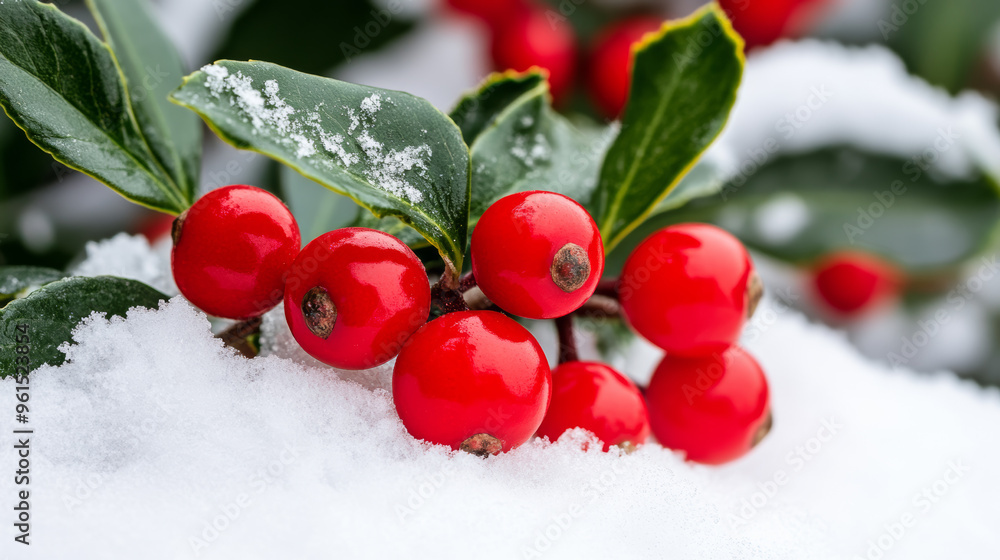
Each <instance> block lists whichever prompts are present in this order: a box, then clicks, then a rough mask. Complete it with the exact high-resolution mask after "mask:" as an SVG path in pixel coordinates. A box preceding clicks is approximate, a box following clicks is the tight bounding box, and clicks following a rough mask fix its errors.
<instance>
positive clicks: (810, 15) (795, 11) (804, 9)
mask: <svg viewBox="0 0 1000 560" xmlns="http://www.w3.org/2000/svg"><path fill="white" fill-rule="evenodd" d="M825 2H826V0H719V5H720V6H721V7H722V9H723V10H724V11H725V12H726V14H727V15H728V16H729V19H731V20H732V21H733V27H734V28H735V29H736V31H738V32H739V34H740V35H742V36H743V39H744V40H745V41H746V44H747V48H753V47H757V46H762V45H770V44H771V43H773V42H775V41H777V40H778V39H780V38H782V37H788V36H791V35H795V34H797V33H799V32H801V31H802V29H803V28H805V27H806V26H807V25H808V24H809V23H811V21H812V20H813V19H814V18H815V17H816V16H817V15H818V14H819V13H820V11H819V9H820V7H821V5H822V4H824V3H825Z"/></svg>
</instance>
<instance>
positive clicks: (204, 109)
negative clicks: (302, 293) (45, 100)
mask: <svg viewBox="0 0 1000 560" xmlns="http://www.w3.org/2000/svg"><path fill="white" fill-rule="evenodd" d="M172 99H173V100H174V101H175V102H177V103H179V104H181V105H184V106H186V107H188V108H190V109H192V110H194V111H195V112H197V113H198V114H199V115H201V117H202V118H203V119H204V120H205V122H207V123H208V125H209V126H210V127H211V128H212V129H213V130H214V131H215V132H216V134H218V135H219V136H220V137H221V138H223V139H224V140H226V141H227V142H229V143H231V144H233V145H234V146H236V147H237V148H244V149H251V150H255V151H257V152H260V153H262V154H265V155H267V156H269V157H272V158H274V159H276V160H278V161H280V162H282V163H284V164H286V165H288V166H290V167H292V168H293V169H295V170H296V171H298V172H299V173H301V174H303V175H305V176H306V177H308V178H309V179H312V180H314V181H316V182H318V183H320V184H321V185H323V186H325V187H327V188H329V189H331V190H333V191H334V192H338V193H340V194H344V195H346V196H349V197H351V198H352V199H353V200H354V201H356V202H357V203H358V204H360V205H361V206H363V207H365V208H368V209H369V210H371V211H372V213H374V214H375V215H376V216H378V217H383V216H395V217H397V218H399V219H400V220H402V221H403V222H405V223H406V224H407V225H409V226H410V227H412V228H413V229H415V230H417V231H418V232H420V233H421V234H422V235H423V236H424V237H426V238H427V240H428V241H430V243H431V244H432V245H434V246H435V247H436V248H437V249H438V250H439V251H440V252H441V255H442V257H444V258H445V259H446V260H447V261H448V262H449V263H450V264H451V266H452V267H454V269H455V270H461V266H462V259H463V256H464V253H465V247H466V242H467V240H466V230H467V229H468V216H469V152H468V148H467V147H466V146H465V143H464V142H463V141H462V133H461V131H460V130H459V128H458V127H457V126H456V125H455V123H454V122H452V121H451V119H449V118H448V117H447V116H446V115H444V114H442V113H441V112H439V111H438V110H437V109H435V108H434V107H433V106H432V105H431V104H430V103H428V102H427V101H425V100H423V99H420V98H419V97H415V96H413V95H410V94H408V93H402V92H396V91H388V90H383V89H378V88H372V87H367V86H361V85H355V84H349V83H345V82H340V81H337V80H332V79H329V78H322V77H319V76H312V75H309V74H303V73H301V72H295V71H293V70H289V69H287V68H283V67H281V66H276V65H274V64H268V63H266V62H234V61H221V62H219V63H217V64H215V65H212V66H207V67H205V68H203V69H202V70H201V71H199V72H195V73H194V74H192V75H191V76H188V77H187V78H186V79H185V81H184V85H182V86H181V88H180V89H178V90H177V91H176V92H174V94H173V96H172Z"/></svg>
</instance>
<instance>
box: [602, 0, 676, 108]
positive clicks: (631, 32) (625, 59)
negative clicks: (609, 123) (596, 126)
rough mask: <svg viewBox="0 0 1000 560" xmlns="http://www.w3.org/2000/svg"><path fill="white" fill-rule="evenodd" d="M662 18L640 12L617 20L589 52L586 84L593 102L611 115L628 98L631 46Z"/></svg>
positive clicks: (652, 28) (658, 23)
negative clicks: (640, 13) (637, 14)
mask: <svg viewBox="0 0 1000 560" xmlns="http://www.w3.org/2000/svg"><path fill="white" fill-rule="evenodd" d="M661 25H662V22H661V21H660V19H659V18H655V17H652V16H639V17H633V18H629V19H626V20H623V21H620V22H616V23H614V24H612V25H610V26H609V27H607V28H606V29H604V30H603V31H601V33H600V34H599V35H598V36H597V39H596V41H595V43H594V48H593V50H592V52H591V55H590V65H589V67H590V73H589V74H588V76H587V86H588V89H589V91H590V96H591V98H592V99H593V100H594V104H596V105H597V108H598V109H600V110H601V113H603V114H604V116H605V117H607V118H609V119H614V118H617V117H618V116H619V115H621V113H622V110H624V109H625V104H626V103H627V102H628V94H629V87H630V85H631V82H632V66H633V60H632V58H633V57H632V46H633V45H634V44H636V43H637V42H639V41H640V40H641V39H642V38H643V37H644V36H645V35H646V34H647V33H650V32H653V31H656V30H657V29H659V28H660V26H661Z"/></svg>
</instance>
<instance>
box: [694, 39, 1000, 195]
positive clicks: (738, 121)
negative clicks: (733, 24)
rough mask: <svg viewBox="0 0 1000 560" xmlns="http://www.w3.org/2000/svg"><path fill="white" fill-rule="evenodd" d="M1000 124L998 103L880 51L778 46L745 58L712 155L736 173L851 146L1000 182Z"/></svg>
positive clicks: (819, 45) (813, 42)
mask: <svg viewBox="0 0 1000 560" xmlns="http://www.w3.org/2000/svg"><path fill="white" fill-rule="evenodd" d="M998 119H1000V111H998V108H997V106H996V104H995V103H994V102H992V101H990V100H987V99H986V98H984V97H983V96H982V95H980V94H978V93H974V92H965V93H962V94H960V95H958V96H957V97H952V96H950V95H949V94H948V93H947V92H946V91H944V90H942V89H939V88H935V87H933V86H931V85H929V84H928V83H926V82H924V81H923V80H921V79H920V78H917V77H914V76H912V75H910V74H908V73H907V72H906V68H905V66H904V65H903V62H902V61H901V60H900V59H899V58H898V57H897V56H896V55H895V54H893V53H892V52H891V51H889V50H888V49H886V48H884V47H881V46H875V45H872V46H867V47H848V46H843V45H840V44H837V43H832V42H822V41H816V40H805V41H799V42H782V43H779V44H777V45H775V46H773V47H771V48H768V49H762V50H758V51H755V52H754V53H752V54H751V55H750V56H749V57H748V59H747V66H746V71H745V74H744V80H743V84H742V86H741V88H740V91H739V94H738V99H737V103H736V106H735V107H734V109H733V112H732V115H731V116H730V120H729V123H728V124H727V126H726V128H725V130H724V131H723V133H722V135H721V136H720V137H719V140H718V141H717V142H716V144H714V145H713V146H712V148H711V149H710V150H709V152H708V153H707V154H706V157H707V158H709V159H712V160H714V161H717V162H720V163H722V164H723V165H724V166H725V167H726V168H728V169H729V171H730V175H731V176H733V177H736V176H738V174H739V172H740V170H741V169H743V170H744V173H746V170H748V169H750V170H752V169H756V168H758V167H760V166H762V165H763V164H764V163H766V161H767V160H768V159H770V158H773V157H776V156H777V155H778V154H785V153H803V152H808V151H812V150H815V149H819V148H823V147H827V146H833V145H840V144H846V145H851V146H854V147H857V148H861V149H863V150H867V151H870V152H873V153H878V154H886V155H892V156H898V157H902V158H906V159H910V158H913V157H919V158H922V159H923V160H926V161H929V162H930V163H931V164H932V168H933V169H934V170H935V171H936V172H939V173H942V174H945V175H946V176H949V177H966V176H969V175H972V174H973V173H974V172H975V171H976V170H979V169H985V170H987V171H988V172H989V173H990V174H991V175H993V176H995V177H1000V131H998V130H997V126H996V124H997V122H998ZM751 174H752V172H751Z"/></svg>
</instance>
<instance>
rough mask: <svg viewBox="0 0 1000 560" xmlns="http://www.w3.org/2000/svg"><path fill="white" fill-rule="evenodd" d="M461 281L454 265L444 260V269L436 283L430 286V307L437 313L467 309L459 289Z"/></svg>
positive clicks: (442, 313)
mask: <svg viewBox="0 0 1000 560" xmlns="http://www.w3.org/2000/svg"><path fill="white" fill-rule="evenodd" d="M460 285H461V282H460V281H459V278H458V271H457V270H455V267H454V265H452V264H451V263H450V262H448V261H447V260H445V271H444V274H443V275H442V276H441V279H440V280H438V281H437V284H434V285H433V286H431V309H432V310H433V312H434V313H436V314H438V315H444V314H446V313H452V312H454V311H468V310H469V306H468V305H467V304H466V303H465V298H464V297H462V292H461V291H460V289H459V288H460Z"/></svg>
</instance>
